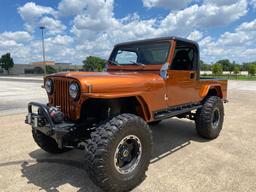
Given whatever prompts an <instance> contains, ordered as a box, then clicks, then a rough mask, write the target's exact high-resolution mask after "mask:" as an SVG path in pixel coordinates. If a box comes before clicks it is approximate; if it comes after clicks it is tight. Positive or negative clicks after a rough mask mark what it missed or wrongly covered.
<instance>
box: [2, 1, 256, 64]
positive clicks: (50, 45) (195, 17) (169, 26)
mask: <svg viewBox="0 0 256 192" xmlns="http://www.w3.org/2000/svg"><path fill="white" fill-rule="evenodd" d="M255 1H256V0H252V1H251V2H255ZM196 2H200V4H195V3H196ZM143 3H144V6H146V7H151V8H153V7H162V8H167V9H170V10H172V11H170V13H169V14H167V16H165V17H155V18H151V19H143V18H141V17H140V16H139V15H138V14H136V13H131V14H130V15H128V16H126V17H124V18H121V19H120V18H119V19H117V18H115V17H114V0H62V1H60V3H59V5H58V8H57V9H56V10H55V9H53V8H51V7H45V6H40V5H37V4H35V3H32V2H30V3H26V4H25V5H24V6H22V7H20V8H18V12H19V13H20V15H21V17H22V19H23V20H24V22H25V26H26V29H27V30H29V31H33V30H34V29H35V27H38V25H39V24H40V25H45V26H46V28H47V29H48V30H47V33H46V39H45V46H46V58H47V59H52V60H56V61H67V62H73V63H81V61H82V60H83V59H84V58H85V57H86V56H88V55H97V56H101V57H105V58H106V57H108V55H109V53H110V51H111V49H112V47H113V45H114V44H116V43H119V42H123V41H129V40H137V39H144V38H153V37H160V36H172V35H177V36H181V37H187V38H189V39H192V40H195V41H199V44H200V46H201V55H202V57H203V59H205V60H206V61H215V60H216V59H220V58H223V57H227V58H231V60H232V59H234V60H235V59H237V60H238V61H243V60H247V59H248V58H253V57H254V58H255V56H252V55H255V54H252V55H250V56H248V55H249V53H252V52H253V51H254V50H255V48H254V47H255V46H254V47H253V44H252V43H254V45H255V43H256V42H255V39H256V37H255V35H254V34H256V31H255V23H256V21H251V22H245V23H243V24H241V25H240V26H238V27H237V28H236V29H235V30H234V31H227V32H225V33H223V34H222V35H220V36H219V37H216V38H212V37H210V36H206V37H205V36H204V34H208V33H209V31H210V30H211V29H212V27H221V26H227V25H229V24H230V23H232V22H234V21H237V20H239V19H240V18H241V17H242V16H244V15H246V13H247V4H248V3H247V1H246V0H223V1H220V0H216V1H214V0H204V1H199V0H180V1H177V0H168V1H167V0H143ZM191 4H192V5H191ZM188 5H191V6H189V7H187V6H188ZM174 9H175V11H173V10H174ZM64 17H65V18H64ZM64 19H65V21H66V20H69V23H70V24H71V27H70V28H67V26H65V25H64V24H63V23H62V20H64ZM68 30H69V31H68ZM67 33H68V34H69V35H67ZM1 38H2V39H1ZM30 40H31V41H30ZM7 50H11V51H12V52H13V53H14V54H13V55H14V57H15V59H16V60H15V61H18V62H22V61H28V60H30V61H29V62H31V61H37V60H41V59H42V56H41V55H42V53H41V52H42V49H41V41H40V39H39V40H35V39H33V37H31V35H30V33H27V32H22V31H18V32H11V33H10V32H6V34H5V35H3V34H2V35H0V53H1V52H2V51H7ZM21 54H22V55H21ZM245 55H247V56H246V58H245ZM255 59H256V58H255Z"/></svg>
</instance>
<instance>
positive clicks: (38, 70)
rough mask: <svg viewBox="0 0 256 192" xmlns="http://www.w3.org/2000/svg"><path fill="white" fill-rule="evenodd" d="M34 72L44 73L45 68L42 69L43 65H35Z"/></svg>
mask: <svg viewBox="0 0 256 192" xmlns="http://www.w3.org/2000/svg"><path fill="white" fill-rule="evenodd" d="M33 70H34V74H43V73H44V70H43V69H42V67H35V68H34V69H33Z"/></svg>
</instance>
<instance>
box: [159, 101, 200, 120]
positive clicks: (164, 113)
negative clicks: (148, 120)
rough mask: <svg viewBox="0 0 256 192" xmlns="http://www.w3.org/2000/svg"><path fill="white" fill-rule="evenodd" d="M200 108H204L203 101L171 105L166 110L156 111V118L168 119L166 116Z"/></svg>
mask: <svg viewBox="0 0 256 192" xmlns="http://www.w3.org/2000/svg"><path fill="white" fill-rule="evenodd" d="M200 108H202V104H201V103H196V104H188V105H181V106H176V107H170V108H167V109H165V110H161V111H157V112H155V113H154V118H155V119H156V120H161V119H166V118H170V117H174V116H177V115H180V114H184V113H187V112H190V111H192V110H195V109H200Z"/></svg>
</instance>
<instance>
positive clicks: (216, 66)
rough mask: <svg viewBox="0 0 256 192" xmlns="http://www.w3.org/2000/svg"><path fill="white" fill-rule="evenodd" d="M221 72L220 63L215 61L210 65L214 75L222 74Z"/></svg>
mask: <svg viewBox="0 0 256 192" xmlns="http://www.w3.org/2000/svg"><path fill="white" fill-rule="evenodd" d="M222 72H223V67H222V65H221V64H220V63H215V64H213V66H212V73H213V74H214V75H222Z"/></svg>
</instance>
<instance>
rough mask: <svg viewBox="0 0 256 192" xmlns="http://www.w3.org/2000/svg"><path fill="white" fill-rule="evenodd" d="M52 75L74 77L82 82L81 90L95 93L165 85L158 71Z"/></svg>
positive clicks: (139, 89)
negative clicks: (89, 90) (90, 88)
mask: <svg viewBox="0 0 256 192" xmlns="http://www.w3.org/2000/svg"><path fill="white" fill-rule="evenodd" d="M50 76H51V77H67V78H73V79H76V80H77V81H79V82H80V85H81V91H82V92H88V86H91V87H92V92H93V93H105V92H112V93H113V92H131V91H148V90H151V89H155V88H157V87H163V83H164V81H163V79H162V77H161V76H160V75H159V74H156V73H153V72H152V73H148V72H147V73H143V72H65V73H57V74H53V75H50Z"/></svg>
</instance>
